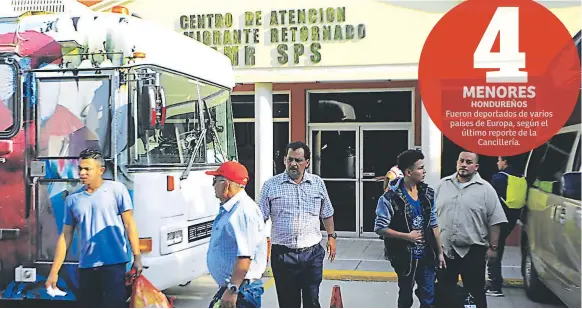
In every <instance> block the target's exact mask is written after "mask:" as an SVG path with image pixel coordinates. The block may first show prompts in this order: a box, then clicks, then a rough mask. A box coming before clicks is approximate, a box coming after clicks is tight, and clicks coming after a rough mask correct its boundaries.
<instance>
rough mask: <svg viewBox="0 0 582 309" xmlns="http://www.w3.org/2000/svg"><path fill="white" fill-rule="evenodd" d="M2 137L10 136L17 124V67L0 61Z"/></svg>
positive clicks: (0, 120)
mask: <svg viewBox="0 0 582 309" xmlns="http://www.w3.org/2000/svg"><path fill="white" fill-rule="evenodd" d="M0 62H1V63H0V136H6V135H10V133H11V132H12V131H13V130H14V125H15V123H16V115H17V110H16V108H17V106H16V77H17V75H16V71H15V67H14V66H12V65H9V64H5V63H4V60H3V59H0Z"/></svg>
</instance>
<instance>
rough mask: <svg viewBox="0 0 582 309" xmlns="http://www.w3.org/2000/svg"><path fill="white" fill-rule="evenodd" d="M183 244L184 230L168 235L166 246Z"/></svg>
mask: <svg viewBox="0 0 582 309" xmlns="http://www.w3.org/2000/svg"><path fill="white" fill-rule="evenodd" d="M181 242H182V230H179V231H174V232H170V233H168V238H167V241H166V245H168V246H171V245H175V244H179V243H181Z"/></svg>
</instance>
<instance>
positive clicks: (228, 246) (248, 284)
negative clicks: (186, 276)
mask: <svg viewBox="0 0 582 309" xmlns="http://www.w3.org/2000/svg"><path fill="white" fill-rule="evenodd" d="M206 174H208V175H213V176H215V177H214V181H213V184H214V191H215V193H216V197H217V198H218V199H219V200H220V208H219V213H218V216H217V217H216V219H215V220H214V225H213V226H212V234H211V235H212V236H211V237H210V246H209V248H208V256H207V264H208V270H209V271H210V274H211V275H212V278H214V280H215V281H216V283H217V284H218V286H219V290H218V292H217V293H216V295H215V296H214V298H213V300H212V301H211V303H210V307H214V306H215V305H217V303H218V302H220V303H219V304H220V307H222V308H235V307H236V308H259V307H261V295H262V294H263V292H264V289H263V282H262V281H261V277H262V276H263V272H264V271H265V268H266V267H267V235H266V234H265V223H264V221H263V215H262V213H261V211H260V209H259V206H257V204H256V203H255V201H253V200H252V199H251V198H250V197H249V196H248V195H247V194H246V193H245V190H244V187H245V185H246V184H247V183H248V181H249V176H248V172H247V169H246V168H245V167H244V166H243V165H242V164H240V163H238V162H233V161H229V162H225V163H223V164H222V165H221V166H220V167H219V168H218V170H216V171H209V172H206Z"/></svg>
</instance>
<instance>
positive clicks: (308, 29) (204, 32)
mask: <svg viewBox="0 0 582 309" xmlns="http://www.w3.org/2000/svg"><path fill="white" fill-rule="evenodd" d="M235 17H236V18H239V19H238V20H240V22H239V24H244V28H243V29H237V28H234V27H233V26H234V24H235V23H237V21H238V20H235ZM179 25H180V28H181V31H182V32H183V33H184V35H186V36H189V37H191V38H193V39H196V40H198V41H200V42H202V43H204V44H206V45H209V46H211V47H213V48H214V49H216V50H219V51H221V52H224V54H225V55H227V56H228V57H229V58H230V59H231V61H232V64H233V66H235V67H239V66H247V67H248V66H254V65H255V57H256V56H257V55H256V49H255V48H256V46H257V45H259V44H264V45H265V46H273V49H272V52H271V57H272V58H273V60H274V61H275V62H276V63H277V64H279V65H286V64H289V65H298V64H301V63H303V64H316V63H319V62H320V61H321V57H322V52H321V49H322V46H323V45H324V44H326V43H330V44H333V43H337V42H346V41H357V40H361V39H363V38H365V37H366V26H365V25H364V24H358V25H352V24H348V23H346V9H345V7H338V8H326V9H324V8H318V9H315V8H311V9H297V10H276V11H275V10H274V11H270V12H268V13H266V14H265V13H264V12H262V11H252V12H251V11H248V12H245V13H244V14H242V15H241V16H234V15H233V14H232V13H216V14H197V15H182V16H180V20H179Z"/></svg>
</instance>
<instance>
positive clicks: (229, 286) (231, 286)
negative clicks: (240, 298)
mask: <svg viewBox="0 0 582 309" xmlns="http://www.w3.org/2000/svg"><path fill="white" fill-rule="evenodd" d="M226 288H227V289H228V290H229V291H230V292H231V293H232V294H238V286H236V285H234V284H232V283H230V282H229V283H228V284H227V285H226Z"/></svg>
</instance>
